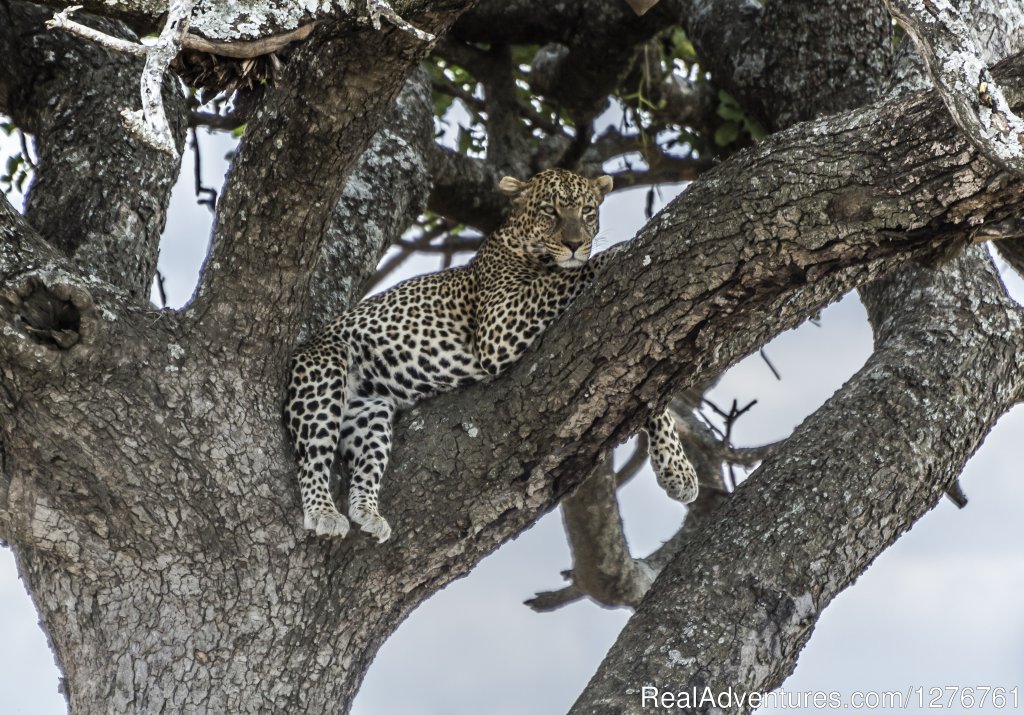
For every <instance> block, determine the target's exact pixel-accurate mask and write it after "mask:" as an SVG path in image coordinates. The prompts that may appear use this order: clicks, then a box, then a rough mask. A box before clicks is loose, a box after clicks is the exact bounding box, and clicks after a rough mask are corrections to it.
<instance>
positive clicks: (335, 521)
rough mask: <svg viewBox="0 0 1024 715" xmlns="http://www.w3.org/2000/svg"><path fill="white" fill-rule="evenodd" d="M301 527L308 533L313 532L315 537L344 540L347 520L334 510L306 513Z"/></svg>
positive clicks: (346, 531)
mask: <svg viewBox="0 0 1024 715" xmlns="http://www.w3.org/2000/svg"><path fill="white" fill-rule="evenodd" d="M303 526H304V527H305V528H306V529H308V530H309V531H315V532H316V535H317V536H327V537H332V536H336V537H338V538H339V539H344V538H345V536H346V535H347V534H348V519H346V518H345V516H344V515H343V514H342V513H341V512H339V511H337V510H334V509H332V510H327V509H320V510H317V511H307V512H306V517H305V519H304V521H303Z"/></svg>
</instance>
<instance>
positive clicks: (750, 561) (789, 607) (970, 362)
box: [570, 249, 1024, 715]
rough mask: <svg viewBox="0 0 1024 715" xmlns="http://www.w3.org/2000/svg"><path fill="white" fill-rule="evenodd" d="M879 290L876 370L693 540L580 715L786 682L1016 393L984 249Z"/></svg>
mask: <svg viewBox="0 0 1024 715" xmlns="http://www.w3.org/2000/svg"><path fill="white" fill-rule="evenodd" d="M870 296H871V298H870V300H869V301H868V302H867V307H868V314H869V318H870V319H871V321H872V326H873V327H874V329H875V333H876V349H875V352H874V354H873V355H872V357H871V358H870V360H869V361H868V363H867V365H865V367H864V368H863V369H862V370H861V371H860V372H859V373H858V374H857V376H856V377H854V378H853V379H852V380H850V381H849V382H848V383H847V384H846V385H844V386H843V388H842V389H841V390H840V391H839V392H838V393H837V394H836V395H834V396H833V397H832V398H831V399H830V400H829V401H828V402H827V403H826V404H825V405H824V406H823V407H822V408H821V409H820V410H818V411H817V412H816V413H815V414H814V415H813V416H812V417H811V418H809V419H808V420H806V421H805V422H804V423H803V424H802V425H801V426H800V427H799V428H798V429H797V430H796V432H794V434H793V435H792V436H791V437H790V438H789V439H788V440H787V442H786V449H785V451H784V452H783V453H781V454H779V455H777V456H774V457H770V458H769V459H768V460H767V461H766V462H765V463H764V464H763V465H762V467H761V468H760V469H758V471H757V472H755V473H754V474H753V475H751V477H750V478H749V479H748V480H747V481H746V482H745V483H744V484H743V485H742V486H741V487H740V488H739V489H738V490H737V492H736V493H735V494H734V495H733V497H732V498H731V499H729V500H728V502H727V503H726V504H725V505H723V506H722V508H721V509H720V510H719V512H718V513H716V514H715V515H714V518H713V520H711V521H710V522H707V523H705V525H704V528H703V529H701V530H700V531H699V532H698V533H696V534H691V535H690V540H689V541H688V543H687V544H686V546H685V548H684V549H683V550H682V551H681V552H680V555H679V556H678V557H676V558H675V559H674V560H673V561H672V562H671V563H670V564H669V565H668V566H667V567H666V569H665V571H664V572H663V573H662V575H661V576H660V577H659V579H658V582H657V583H656V585H655V587H654V589H652V591H651V594H650V596H649V597H648V599H647V600H645V601H644V603H643V604H642V606H641V608H640V609H639V610H638V611H637V613H636V615H635V616H634V617H633V618H632V619H631V620H630V621H629V623H628V624H627V626H626V628H625V629H624V631H623V633H622V634H621V636H620V638H619V641H618V643H617V645H616V646H614V647H613V648H612V650H611V652H610V653H609V655H608V657H607V658H606V659H605V661H604V663H602V665H601V668H600V670H598V672H597V674H596V675H595V676H594V679H593V681H592V683H591V685H590V686H589V687H588V688H587V690H586V691H585V692H584V694H583V696H581V698H580V699H579V700H578V701H577V702H576V704H575V705H574V706H573V708H572V710H571V711H570V712H572V713H580V714H581V715H582V714H583V713H586V714H587V715H602V714H604V713H609V714H610V713H616V714H618V713H639V712H643V711H644V709H643V708H642V706H641V692H640V689H641V687H642V686H643V685H654V686H657V687H658V688H659V690H669V691H673V692H678V691H684V690H689V689H690V688H692V687H696V688H697V689H698V691H701V690H703V688H704V687H705V686H712V688H713V689H716V691H717V689H720V688H722V687H725V686H731V687H732V688H734V689H735V690H736V692H738V693H752V692H767V691H771V690H773V689H775V688H776V687H778V686H779V685H780V684H781V683H782V680H783V679H784V678H785V677H786V676H787V675H789V673H790V672H791V670H792V668H793V667H794V666H795V664H796V655H797V654H798V653H799V651H800V649H801V648H802V647H803V645H804V644H805V643H806V641H807V639H808V638H809V637H810V635H811V632H812V631H813V627H814V623H815V621H816V620H817V616H818V614H820V612H821V610H822V609H823V608H824V607H825V606H826V605H827V604H828V603H829V602H830V601H831V600H832V598H834V597H835V596H836V595H837V594H838V593H839V592H840V591H841V590H842V589H844V588H845V587H846V586H848V585H849V584H850V582H851V581H852V580H853V579H854V578H856V576H857V575H859V574H860V573H861V572H862V571H863V570H864V569H866V568H867V567H868V565H869V564H870V563H871V561H873V560H874V558H875V557H876V556H877V555H878V554H879V553H880V552H881V551H883V550H884V549H885V548H886V547H887V546H889V545H890V544H891V543H892V542H893V541H895V540H896V539H897V538H898V537H899V536H900V535H901V534H902V533H903V532H905V531H906V530H907V529H909V528H910V526H911V525H912V524H913V523H914V522H915V521H916V520H917V519H918V518H920V517H921V516H922V515H923V514H924V513H925V512H926V511H928V510H929V509H931V508H932V507H933V506H934V505H935V504H936V503H937V502H938V500H939V499H940V498H941V496H942V493H943V491H944V489H945V488H946V487H947V486H948V485H949V484H950V483H951V481H952V480H954V479H955V478H956V477H957V476H958V475H959V474H960V471H961V469H962V467H963V464H964V462H965V461H966V460H967V458H968V457H969V456H970V455H971V454H973V453H974V450H975V449H977V447H978V445H979V444H980V443H981V440H982V439H983V438H984V437H985V435H986V434H987V433H988V431H989V429H991V427H992V425H993V424H994V423H995V421H996V419H998V418H999V417H1000V416H1001V415H1002V414H1003V413H1004V412H1005V411H1006V410H1007V409H1008V408H1009V407H1010V406H1011V405H1013V404H1014V403H1015V402H1016V401H1017V400H1019V399H1020V396H1021V390H1022V388H1024V373H1022V367H1024V360H1022V358H1021V354H1020V350H1019V345H1020V343H1021V340H1022V339H1024V335H1022V332H1021V331H1022V322H1021V313H1020V309H1019V308H1018V307H1017V306H1016V305H1015V304H1014V303H1012V301H1010V300H1009V298H1007V297H1006V295H1005V292H1004V291H1003V288H1002V285H1001V283H1000V281H999V278H998V276H997V275H996V274H995V271H994V270H993V269H992V267H991V264H990V262H989V261H988V260H987V256H985V255H984V253H983V252H981V250H980V249H974V250H972V251H970V252H968V253H966V254H964V255H963V257H962V258H960V259H958V260H956V261H955V262H954V263H953V264H952V265H951V266H950V267H948V268H947V269H945V270H943V271H941V272H934V271H929V270H926V269H920V268H918V269H915V270H904V271H902V272H900V274H899V276H898V277H895V278H893V279H886V280H883V281H880V282H879V283H876V285H875V287H874V288H873V289H872V291H871V292H870ZM893 305H898V306H900V311H899V312H897V313H893V312H892V311H891V307H892V306H893ZM965 416H969V419H965ZM894 434H899V435H911V436H912V437H911V438H910V439H906V438H904V439H898V440H893V439H892V435H894ZM869 445H870V446H869ZM780 544H785V548H779V545H780ZM638 643H643V644H644V647H643V649H642V650H640V651H638V649H637V648H636V645H637V644H638ZM747 709H748V708H739V710H740V711H745V710H747ZM685 711H686V712H711V713H715V712H730V711H731V709H728V708H726V709H720V708H716V707H708V706H704V707H699V708H693V709H686V710H685Z"/></svg>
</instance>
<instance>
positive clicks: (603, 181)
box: [591, 174, 613, 197]
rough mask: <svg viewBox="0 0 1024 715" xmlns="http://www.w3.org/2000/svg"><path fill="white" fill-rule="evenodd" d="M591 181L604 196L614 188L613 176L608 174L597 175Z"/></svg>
mask: <svg viewBox="0 0 1024 715" xmlns="http://www.w3.org/2000/svg"><path fill="white" fill-rule="evenodd" d="M591 183H593V184H594V188H596V189H597V190H598V191H599V192H600V193H601V196H602V197H603V196H607V195H608V192H609V191H611V190H612V183H613V182H612V177H610V176H608V175H607V174H605V175H604V176H599V177H597V178H596V179H594V180H593V182H591Z"/></svg>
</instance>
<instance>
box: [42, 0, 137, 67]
mask: <svg viewBox="0 0 1024 715" xmlns="http://www.w3.org/2000/svg"><path fill="white" fill-rule="evenodd" d="M81 9H82V6H81V5H72V6H71V7H68V8H65V9H63V10H61V11H60V12H58V13H56V14H54V16H53V18H52V19H50V20H48V21H47V22H46V26H47V27H48V28H50V29H51V30H64V31H66V32H70V33H71V34H73V35H78V36H79V37H84V38H85V39H87V40H92V41H93V42H95V43H96V44H97V45H101V46H102V47H107V48H109V49H111V50H114V51H115V52H123V53H124V54H127V55H135V56H136V57H145V56H146V52H147V51H148V48H147V47H146V46H145V45H140V44H139V43H137V42H130V41H128V40H122V39H120V38H119V37H113V36H111V35H108V34H106V33H105V32H100V31H99V30H94V29H92V28H91V27H86V26H85V25H83V24H81V23H79V22H75V21H74V20H72V19H71V14H72V13H74V12H77V11H78V10H81Z"/></svg>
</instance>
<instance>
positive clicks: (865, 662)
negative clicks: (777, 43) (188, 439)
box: [0, 135, 1024, 715]
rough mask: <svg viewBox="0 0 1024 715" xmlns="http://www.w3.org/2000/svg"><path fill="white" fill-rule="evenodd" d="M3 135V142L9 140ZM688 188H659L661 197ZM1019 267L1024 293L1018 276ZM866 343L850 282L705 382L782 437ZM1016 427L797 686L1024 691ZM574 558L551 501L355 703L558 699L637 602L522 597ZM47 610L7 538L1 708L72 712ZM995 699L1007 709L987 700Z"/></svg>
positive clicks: (636, 220) (817, 637)
mask: <svg viewBox="0 0 1024 715" xmlns="http://www.w3.org/2000/svg"><path fill="white" fill-rule="evenodd" d="M200 142H201V144H202V147H203V153H202V160H203V174H204V181H205V183H207V184H208V185H213V186H219V185H220V184H221V183H222V181H223V173H224V170H225V169H226V162H225V161H224V154H225V153H226V152H227V150H228V148H229V147H230V144H231V142H230V141H229V140H227V139H226V138H224V137H217V138H210V137H209V136H206V135H201V136H200ZM8 148H9V143H6V142H4V143H0V152H2V151H3V150H6V149H8ZM192 167H193V164H192V155H191V153H187V154H186V157H185V160H184V163H183V167H182V177H181V179H180V180H179V182H178V185H177V187H176V189H175V192H174V195H173V197H172V200H171V209H170V219H169V221H168V226H167V229H166V231H165V237H164V242H163V244H162V247H161V257H160V268H161V270H162V271H163V272H164V274H165V276H166V277H167V289H168V297H169V303H170V304H171V305H172V306H177V305H181V304H182V303H184V302H185V301H187V299H188V298H189V296H190V295H191V292H192V289H193V287H194V283H195V280H196V277H197V275H198V269H199V266H200V264H201V261H202V256H203V255H204V253H205V251H206V246H207V242H208V239H209V227H210V219H211V216H210V213H209V211H208V209H207V208H206V207H203V206H197V205H196V204H195V197H194V194H193V178H192V176H193V174H192V170H193V169H192ZM678 190H679V189H678V187H676V188H665V189H663V190H662V192H661V200H659V201H658V202H656V207H657V208H660V207H661V206H663V205H664V203H665V202H667V201H668V200H669V199H670V198H671V197H672V196H674V195H675V193H676V192H677V191H678ZM644 191H645V190H643V189H640V190H634V191H630V192H623V193H620V194H615V195H613V196H611V197H610V198H609V199H608V200H607V201H606V202H605V204H604V206H603V207H602V211H601V221H602V227H603V228H602V233H601V235H602V236H603V237H604V239H603V240H602V241H600V246H601V247H602V248H604V247H607V246H608V245H610V244H611V243H614V242H617V241H620V240H626V239H628V238H630V237H631V236H632V235H633V234H634V232H635V231H636V229H637V228H639V227H640V226H641V225H642V224H643V223H644V219H643V203H644V202H643V199H644ZM436 268H437V262H436V260H435V259H423V260H421V261H418V262H417V264H416V266H415V267H411V268H409V269H408V270H406V271H405V272H404V273H402V274H401V275H400V276H396V277H395V279H396V280H398V279H401V278H404V277H408V276H409V275H412V274H414V273H419V272H425V271H429V270H435V269H436ZM1010 280H1011V288H1012V289H1014V290H1015V291H1017V294H1018V296H1020V295H1024V283H1022V282H1021V281H1019V280H1017V279H1016V278H1011V279H1010ZM870 350H871V334H870V329H869V327H868V324H867V320H866V317H865V314H864V311H863V309H862V307H861V306H860V303H859V301H858V300H857V298H856V296H854V295H851V296H847V297H846V298H845V299H843V300H842V301H840V302H839V303H837V304H835V305H833V306H832V307H830V308H828V309H827V310H826V311H824V313H823V315H822V318H821V321H820V327H817V326H815V325H813V324H811V323H805V324H804V325H803V326H801V327H800V328H798V329H796V330H793V331H790V332H788V333H785V334H783V335H781V336H779V337H778V338H776V339H775V340H774V341H773V342H772V343H770V344H769V345H768V346H767V347H766V351H767V353H768V355H769V356H770V358H771V359H772V362H773V363H774V365H775V366H776V367H777V368H778V369H779V371H780V372H781V374H782V378H783V379H782V381H781V382H779V381H777V380H776V379H775V378H774V376H773V375H772V374H771V372H770V371H769V369H768V367H767V366H766V365H765V364H764V362H763V361H762V360H761V359H760V358H759V357H757V356H754V357H752V358H748V359H747V360H744V361H743V362H741V363H740V364H739V365H737V366H736V367H734V368H733V369H732V370H730V371H729V372H728V373H727V374H726V375H725V377H724V378H723V379H722V381H721V383H720V384H719V386H718V387H717V388H716V389H715V390H714V391H713V392H712V395H711V396H712V399H715V400H716V401H717V402H718V403H719V404H721V405H723V406H727V405H728V404H729V403H731V401H732V399H733V398H736V399H738V400H739V401H740V402H741V404H742V403H745V402H746V401H749V400H751V399H755V398H756V399H757V400H758V404H757V406H756V407H754V408H753V410H752V411H751V412H750V413H748V414H747V415H745V416H744V417H743V418H741V419H740V421H739V422H738V423H737V425H736V428H735V440H736V442H737V444H739V445H757V444H762V443H764V442H769V441H773V440H777V439H780V438H782V437H785V436H786V435H788V434H789V433H790V432H791V431H792V429H793V428H794V427H795V426H796V425H797V424H798V423H799V422H800V421H801V420H802V419H803V418H804V417H806V416H807V415H808V414H810V413H811V412H813V411H814V410H815V409H816V408H817V407H818V406H820V405H821V403H822V402H823V401H824V400H825V399H827V398H828V397H829V396H830V395H831V394H832V393H833V392H834V391H835V390H836V389H838V388H839V387H840V386H841V385H842V383H843V382H844V381H845V380H846V379H847V378H848V377H850V376H851V375H852V374H853V373H854V372H856V370H857V369H858V368H859V367H860V366H861V365H862V364H863V363H864V361H865V360H866V358H867V357H868V355H869V353H870ZM1022 433H1024V411H1022V410H1021V409H1019V408H1018V409H1017V410H1014V411H1013V412H1011V413H1010V414H1008V415H1007V416H1005V417H1004V418H1003V419H1002V420H1001V421H1000V423H999V424H998V425H997V426H996V428H995V430H993V432H992V433H991V434H990V435H989V437H988V439H987V440H986V441H985V444H984V445H983V446H982V448H981V449H980V450H979V452H978V454H977V455H975V457H974V458H973V459H972V460H971V461H970V463H969V464H968V466H967V469H966V472H965V475H964V478H963V481H962V483H963V485H964V488H965V490H966V492H967V495H968V497H969V498H970V504H969V505H968V507H967V508H966V509H964V510H962V511H960V510H957V509H956V508H955V507H954V506H953V505H952V504H951V503H949V502H948V501H945V500H944V501H942V502H941V503H940V504H939V506H938V508H936V509H935V510H934V511H933V512H931V513H929V514H928V515H926V516H925V517H924V518H923V519H922V520H921V521H920V522H919V523H918V525H917V526H915V527H914V529H913V530H912V531H911V532H910V533H909V534H907V535H905V536H904V537H903V538H902V539H900V540H899V541H898V542H897V543H896V544H895V545H894V546H893V547H891V548H890V549H889V550H887V551H886V552H885V553H884V554H883V555H882V556H881V557H879V559H878V560H877V561H876V562H875V564H873V565H872V567H871V568H870V569H869V570H868V571H867V572H866V573H865V574H864V575H863V576H862V577H861V578H860V579H859V580H858V581H857V583H856V584H854V585H853V586H852V587H851V588H849V589H848V590H847V591H845V592H844V593H843V594H841V595H840V596H839V597H838V598H837V599H836V600H835V602H834V603H833V604H832V605H831V606H829V608H828V609H827V610H826V611H825V613H824V615H823V616H822V618H821V620H820V621H819V622H818V625H817V627H816V630H815V633H814V635H813V636H812V638H811V640H810V643H809V644H808V646H807V647H806V648H805V650H804V651H803V653H802V654H801V656H800V661H799V663H798V665H797V669H796V671H795V673H794V674H793V675H792V676H791V677H790V678H789V679H788V680H787V681H786V683H785V684H784V685H783V688H784V689H785V690H786V691H803V690H825V691H830V690H837V691H840V692H842V693H844V694H847V695H849V694H850V693H852V692H853V691H855V690H860V691H868V690H901V691H905V690H906V689H907V688H908V687H910V686H915V687H916V686H923V687H924V688H925V689H926V690H927V688H930V687H942V686H982V685H988V686H1003V687H1007V688H1012V687H1015V686H1017V687H1019V688H1020V689H1021V694H1020V697H1021V706H1022V709H1024V599H1022V597H1021V594H1022V593H1024V549H1022V546H1024V520H1022V519H1021V518H1020V513H1021V509H1022V506H1021V505H1022V504H1024V480H1021V478H1020V472H1021V470H1020V467H1019V465H1020V454H1019V441H1020V438H1019V435H1021V434H1022ZM389 477H390V475H389ZM620 497H621V502H622V511H623V517H624V520H625V525H626V531H627V534H628V537H629V540H630V544H631V547H632V548H633V551H634V553H635V554H637V555H645V554H647V553H649V552H650V551H652V550H654V549H655V548H657V547H658V546H659V545H660V544H661V543H662V541H663V540H665V539H667V538H668V537H669V536H671V535H672V534H673V533H674V532H675V530H676V529H677V528H678V526H679V524H680V521H681V519H682V517H683V515H684V513H685V510H684V508H683V507H682V506H680V505H678V504H676V503H675V502H673V501H671V500H669V499H668V498H667V497H666V496H665V495H664V493H663V492H662V491H661V490H660V488H659V487H658V486H657V485H656V484H655V481H654V476H653V474H652V473H651V472H650V470H649V469H645V470H644V471H643V473H641V474H640V475H639V476H638V477H637V478H636V479H634V480H633V481H632V482H631V483H630V484H628V485H627V486H626V487H625V488H624V489H623V490H622V492H621V494H620ZM296 518H299V517H298V516H296ZM570 565H571V563H570V557H569V552H568V549H567V547H566V543H565V537H564V534H563V533H562V526H561V521H560V517H559V515H558V512H555V513H553V514H549V515H548V516H546V517H545V518H543V519H542V520H541V521H540V522H539V523H538V524H537V525H536V526H535V527H534V528H532V529H530V530H529V531H528V532H527V533H525V534H523V535H522V536H521V537H519V538H518V539H517V540H516V541H514V542H512V543H509V544H507V545H506V546H505V547H503V548H502V549H501V550H499V551H498V552H497V553H495V554H493V555H492V556H490V557H489V558H487V559H486V560H484V561H483V562H482V563H481V564H480V565H479V566H478V567H477V568H476V569H475V570H474V571H473V572H472V573H471V574H470V575H469V576H468V577H466V578H464V579H462V580H460V581H457V582H455V583H453V584H451V585H450V586H449V587H448V588H446V589H445V590H444V591H442V592H441V593H439V594H437V595H435V596H434V597H433V598H432V599H430V600H429V601H427V602H426V603H425V604H424V605H422V606H421V607H420V608H419V609H417V610H416V611H415V612H414V613H413V614H412V616H411V617H410V618H409V619H408V620H407V621H406V622H405V623H404V624H403V625H402V626H401V627H400V628H399V629H398V631H397V633H396V634H395V635H394V636H393V637H392V638H391V639H390V640H389V641H388V642H387V643H386V644H385V645H384V646H383V648H382V649H381V650H380V652H379V654H378V656H377V658H376V660H375V661H374V664H373V666H372V667H371V668H370V671H369V673H368V675H367V678H366V680H365V682H364V684H363V687H362V689H361V691H360V693H359V696H358V697H357V699H356V701H355V706H354V708H353V713H354V715H389V714H391V713H396V712H409V713H415V714H416V715H481V714H483V715H522V714H524V713H538V714H547V713H563V712H565V711H566V710H567V709H568V708H569V706H570V705H571V704H572V702H573V701H574V700H575V698H576V697H577V695H578V694H579V693H580V691H581V690H582V689H583V687H584V686H585V685H586V683H587V681H588V680H589V678H590V677H591V675H592V674H593V672H594V670H595V669H596V668H597V665H598V664H599V663H600V661H601V659H602V658H603V656H604V654H605V652H606V651H607V649H608V648H609V647H610V646H611V644H612V643H613V642H614V640H615V637H616V636H617V634H618V632H619V630H620V629H621V628H622V626H623V625H624V624H625V622H626V620H627V619H628V616H629V613H628V612H627V611H624V610H615V611H610V610H605V609H602V608H599V607H597V606H596V605H594V604H592V603H590V602H581V603H577V604H574V605H570V606H567V607H565V608H563V609H561V610H559V611H557V612H555V613H551V614H536V613H534V612H533V611H531V610H529V609H528V608H527V607H526V606H524V605H522V601H523V600H524V599H526V598H529V597H530V596H532V595H533V593H534V592H536V591H539V590H546V589H552V588H558V587H560V586H561V585H563V582H562V580H561V578H560V576H559V572H560V571H562V570H563V569H565V568H568V567H569V566H570ZM37 620H38V618H37V615H36V612H35V609H34V607H33V606H32V604H31V601H30V600H29V598H28V595H27V594H26V592H25V590H24V587H23V585H22V583H21V582H20V580H19V579H18V576H17V573H16V570H15V567H14V560H13V555H12V554H11V552H10V551H9V550H8V549H3V550H0V715H8V714H14V713H32V714H39V715H59V714H61V713H64V712H65V704H64V700H63V697H62V696H60V695H59V694H58V693H57V678H58V672H57V670H56V667H55V665H54V663H53V657H52V655H51V653H50V651H49V648H48V646H47V644H46V640H45V637H44V635H43V633H42V631H41V630H40V629H39V627H38V625H37ZM654 685H659V686H661V687H662V688H665V689H672V687H673V684H672V683H657V684H654ZM727 685H728V684H721V687H723V688H724V687H726V686H727ZM978 710H979V708H977V707H975V708H973V709H972V711H974V712H976V711H978ZM985 710H986V711H988V710H991V711H996V709H995V708H993V707H992V706H991V705H990V706H988V707H987V708H985ZM1003 711H1005V709H1004V710H1003ZM760 712H761V713H765V714H768V713H775V712H782V711H781V710H779V711H774V710H770V709H764V710H762V711H760Z"/></svg>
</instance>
